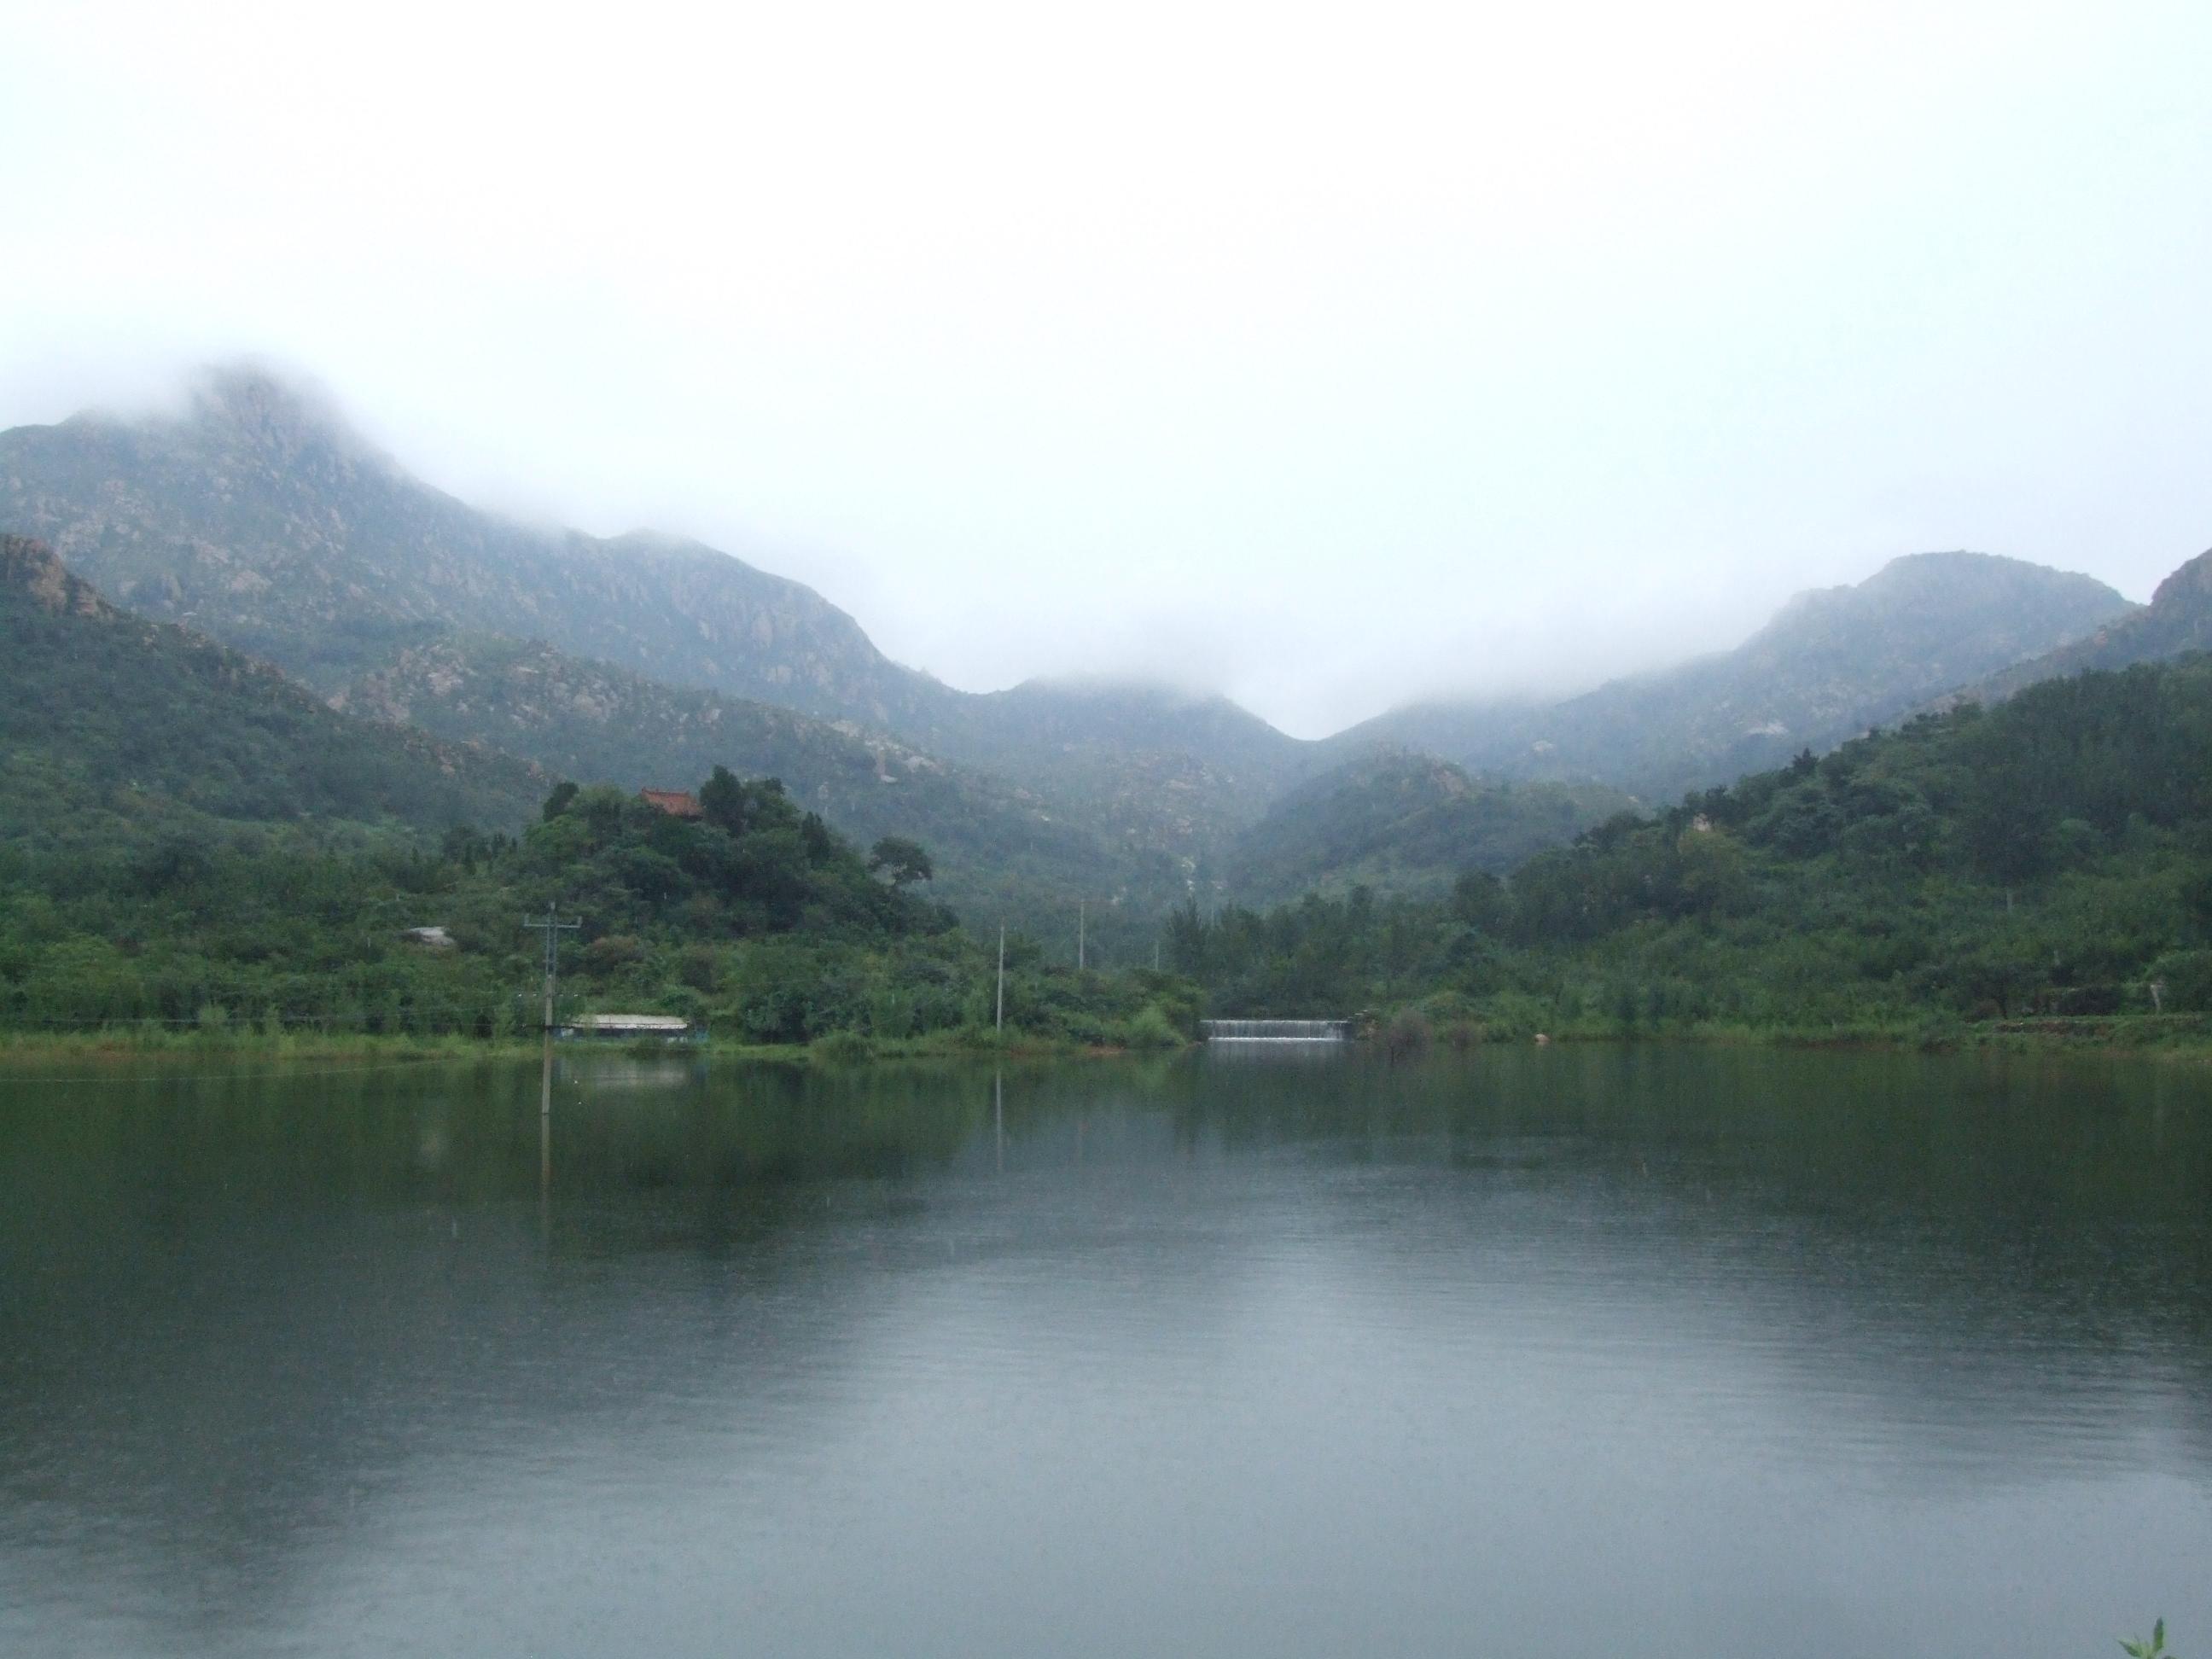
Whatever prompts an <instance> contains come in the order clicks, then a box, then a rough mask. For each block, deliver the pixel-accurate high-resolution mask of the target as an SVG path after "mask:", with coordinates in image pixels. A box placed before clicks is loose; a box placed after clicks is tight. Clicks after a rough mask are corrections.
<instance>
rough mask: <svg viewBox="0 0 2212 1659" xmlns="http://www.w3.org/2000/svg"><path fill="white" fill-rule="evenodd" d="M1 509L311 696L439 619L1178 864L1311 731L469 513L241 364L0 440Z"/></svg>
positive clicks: (1262, 785)
mask: <svg viewBox="0 0 2212 1659" xmlns="http://www.w3.org/2000/svg"><path fill="white" fill-rule="evenodd" d="M0 525H4V526H7V527H8V528H10V529H14V530H16V531H19V532H22V533H26V534H32V535H37V536H40V537H41V538H44V539H46V541H48V542H49V543H51V544H52V545H53V546H54V548H55V549H56V550H57V551H58V552H59V553H60V554H61V556H63V557H64V559H65V560H67V561H68V562H70V565H71V566H72V567H73V568H76V570H78V571H79V572H80V573H81V574H83V575H84V576H85V577H86V578H87V579H88V580H91V581H93V582H94V583H95V584H97V585H98V586H100V588H101V589H102V590H103V591H104V592H106V593H107V594H108V595H109V596H110V597H111V598H112V599H115V600H116V601H117V602H118V603H119V604H122V605H127V606H129V607H130V608H131V609H133V610H136V611H140V612H142V613H143V614H144V615H147V616H149V617H155V618H158V619H160V620H163V621H172V622H184V623H189V624H190V625H191V626H192V627H193V628H195V629H199V630H201V631H203V632H204V633H207V634H209V635H213V636H214V637H216V638H218V639H221V640H222V641H226V642H227V643H229V644H232V645H234V646H237V647H240V649H243V650H246V651H249V652H251V653H253V654H255V655H257V656H259V657H262V658H264V659H267V660H268V661H270V662H273V663H275V664H276V665H279V666H280V667H283V668H284V669H285V670H286V671H289V672H290V673H292V674H294V675H295V676H296V677H297V678H300V679H301V680H302V681H303V682H305V683H306V684H309V685H311V686H313V687H314V688H315V689H316V690H319V691H321V692H323V693H324V694H325V696H343V694H345V692H346V690H347V688H348V687H349V686H350V685H351V684H353V683H354V682H356V680H359V679H361V678H363V677H364V676H368V675H373V674H374V673H377V672H379V671H384V670H386V669H388V668H389V667H391V666H392V665H393V664H394V663H395V662H396V661H398V659H401V658H403V657H404V654H405V653H408V652H409V651H411V650H419V649H421V648H422V647H425V646H427V645H428V644H429V643H430V642H431V641H435V640H437V639H439V638H441V636H444V635H449V634H460V635H481V636H496V637H506V638H510V639H518V640H532V641H542V642H543V643H544V644H546V645H549V646H550V647H554V648H555V649H556V651H558V652H561V653H565V654H567V655H568V656H572V657H575V658H580V659H586V661H589V662H594V663H603V664H607V665H613V666H615V667H618V668H622V669H626V670H628V671H630V672H632V673H634V674H637V675H641V676H644V677H646V678H650V679H653V680H657V681H660V682H663V683H665V684H670V685H675V686H689V687H696V688H699V689H702V690H712V691H716V692H719V693H722V694H724V695H725V696H734V697H741V698H746V699H750V700H754V701H757V702H765V703H770V704H774V705H776V706H780V707H783V708H792V709H796V710H798V711H799V712H801V713H804V714H812V715H815V716H817V718H820V719H822V720H832V721H841V722H848V723H850V724H851V725H852V726H854V727H855V728H857V729H858V730H860V731H864V732H873V733H882V734H889V735H891V736H895V737H896V738H899V739H901V740H902V741H903V742H904V743H905V744H908V745H910V746H913V747H915V748H918V749H921V750H926V751H928V752H930V753H932V754H934V755H937V756H939V757H944V758H945V759H948V760H951V761H959V762H966V763H969V764H971V765H975V766H981V767H987V768H990V769H995V770H999V771H1001V772H1003V773H1005V774H1006V775H1008V776H1010V777H1012V778H1015V779H1018V780H1020V781H1024V782H1030V783H1036V784H1040V785H1043V786H1047V787H1049V788H1050V789H1051V791H1052V792H1053V793H1054V796H1055V797H1056V799H1058V800H1059V801H1060V805H1061V808H1062V813H1063V816H1076V817H1080V818H1081V819H1082V820H1083V823H1084V826H1085V829H1086V830H1087V831H1088V832H1091V833H1093V834H1095V835H1097V836H1102V837H1103V838H1104V839H1105V840H1106V841H1107V842H1109V843H1111V844H1114V845H1115V846H1119V845H1121V844H1122V843H1127V844H1129V845H1131V846H1133V847H1136V848H1142V849H1145V850H1146V851H1151V852H1158V853H1164V854H1167V855H1169V856H1171V857H1175V858H1178V859H1181V860H1184V862H1185V866H1186V868H1187V869H1188V868H1189V867H1192V866H1193V865H1194V860H1196V859H1198V858H1199V857H1201V856H1204V855H1206V854H1210V853H1212V852H1214V851H1216V850H1218V848H1217V845H1216V838H1217V837H1218V836H1219V835H1220V834H1222V833H1224V832H1225V829H1226V828H1228V827H1231V826H1234V825H1238V824H1242V823H1248V822H1249V821H1251V820H1252V819H1254V818H1256V817H1258V816H1259V814H1260V813H1261V811H1262V810H1264V808H1265V806H1266V804H1267V800H1268V799H1272V797H1273V793H1275V792H1276V791H1277V790H1278V789H1279V787H1281V785H1282V784H1283V783H1284V782H1285V781H1287V780H1288V778H1289V777H1291V775H1295V773H1296V770H1297V766H1298V764H1299V758H1298V757H1301V756H1303V755H1304V754H1305V753H1306V752H1307V751H1308V750H1310V747H1311V746H1310V745H1308V744H1302V743H1300V742H1299V741H1298V740H1297V739H1295V738H1290V737H1287V736H1285V734H1283V733H1282V732H1277V731H1275V730H1274V728H1273V727H1272V726H1268V725H1267V723H1266V722H1265V721H1263V720H1260V719H1258V718H1257V717H1256V716H1255V715H1252V714H1248V713H1246V712H1245V711H1243V710H1242V709H1240V708H1236V707H1235V705H1233V704H1231V703H1230V702H1227V701H1226V700H1225V699H1223V698H1219V697H1212V698H1204V697H1200V698H1190V697H1184V696H1178V695H1176V694H1172V693H1167V692H1164V691H1161V690H1157V689H1154V688H1149V687H1129V686H1116V685H1111V684H1097V683H1090V684H1076V685H1070V686H1060V685H1054V684H1042V683H1039V684H1029V685H1024V686H1019V687H1016V688H1015V689H1013V690H1010V691H1005V692H1000V693H995V694H984V695H979V694H974V693H969V692H963V691H958V690H954V689H952V688H951V687H949V686H945V685H944V684H940V683H939V682H938V681H936V680H935V679H933V678H930V677H929V676H928V675H927V674H923V673H920V672H917V671H915V670H912V669H908V668H905V667H902V666H901V665H898V664H896V663H894V662H892V661H890V659H887V658H886V657H884V655H883V654H882V653H880V652H879V651H878V650H877V649H876V647H875V646H874V645H873V644H872V642H871V641H869V639H868V637H867V635H866V634H865V633H864V632H862V631H861V629H860V626H859V624H858V623H855V622H854V620H853V619H852V618H851V617H848V615H846V614H845V613H844V612H843V611H840V610H838V609H837V608H836V606H834V605H830V604H829V602H828V601H826V600H824V599H823V598H822V597H821V596H820V595H818V594H817V593H815V592H813V591H812V590H811V589H810V588H807V587H805V586H802V585H800V584H799V583H797V582H793V581H788V580H784V579H783V578H781V577H778V576H773V575H770V574H767V573H766V572H763V571H761V570H758V569H756V568H753V567H752V566H750V565H749V564H746V563H745V562H743V561H742V560H740V559H738V558H735V557H732V556H729V555H726V554H724V553H721V552H719V551H717V550H714V549H711V548H708V547H706V546H704V545H702V544H699V543H696V542H690V541H685V540H682V539H680V538H671V537H664V536H659V535H652V534H644V533H640V534H635V535H629V536H623V537H618V538H612V539H601V538H594V537H591V536H587V535H584V534H582V533H580V532H574V531H562V530H549V529H544V528H540V527H536V526H526V525H522V524H518V523H516V522H513V521H512V520H507V519H505V518H502V517H500V516H498V515H496V514H493V513H484V512H481V511H478V510H477V509H476V508H473V507H469V506H467V505H466V504H465V503H463V502H461V501H457V500H455V499H454V498H453V497H452V496H450V495H446V494H445V493H443V492H442V491H441V490H438V489H434V488H433V487H431V486H430V485H428V484H426V483H422V481H421V480H419V479H417V478H415V477H411V476H410V475H409V474H408V473H407V472H405V471H404V470H403V469H401V468H400V467H399V466H398V464H397V463H396V462H394V461H393V460H392V459H390V458H389V457H387V456H385V455H383V454H381V453H378V452H377V451H376V450H375V449H374V448H373V447H371V446H369V445H368V444H367V443H366V442H365V441H363V440H362V439H361V438H360V437H358V436H357V435H355V434H354V433H352V432H351V431H350V430H349V429H348V428H347V427H346V426H345V425H344V424H343V422H341V421H340V420H339V419H338V418H337V416H334V415H333V414H331V412H330V411H329V410H326V409H325V408H324V407H322V406H321V405H320V404H319V403H318V402H317V401H316V400H314V399H313V398H311V397H309V396H307V395H306V394H303V393H301V392H299V391H298V390H296V389H295V388H294V387H292V386H288V385H287V384H285V383H283V382H282V381H280V380H276V379H275V378H273V377H271V376H270V375H268V374H263V373H260V372H257V371H252V370H238V369H233V370H224V371H221V372H217V373H214V374H210V375H208V376H207V377H205V379H204V380H203V381H202V383H201V385H200V386H199V388H198V391H197V395H196V396H195V398H193V400H192V402H191V406H190V407H189V409H188V410H187V411H186V412H185V414H183V415H182V416H177V417H149V418H144V419H138V420H129V421H125V420H120V419H117V418H114V417H111V416H102V415H98V414H84V415H80V416H75V417H73V418H72V419H70V420H68V421H64V422H61V423H60V424H58V425H56V426H51V427H21V428H15V429H13V430H11V431H9V432H6V433H0Z"/></svg>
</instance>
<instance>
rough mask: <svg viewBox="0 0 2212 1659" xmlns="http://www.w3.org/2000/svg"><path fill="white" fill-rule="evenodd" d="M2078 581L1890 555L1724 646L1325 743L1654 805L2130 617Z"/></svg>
mask: <svg viewBox="0 0 2212 1659" xmlns="http://www.w3.org/2000/svg"><path fill="white" fill-rule="evenodd" d="M2129 611H2130V606H2129V605H2128V603H2127V601H2126V600H2125V599H2122V598H2121V597H2120V595H2119V594H2118V593H2116V592H2113V591H2112V589H2111V588H2109V587H2107V586H2105V585H2104V584H2103V583H2102V582H2099V581H2096V580H2093V579H2091V578H2089V577H2087V576H2081V575H2073V574H2067V573H2065V572H2062V571H2057V570H2051V569H2047V568H2045V567H2043V566H2041V565H2034V564H2029V563H2027V562H2023V561H2021V560H2018V559H2007V558H1999V557H1996V556H1991V555H1988V554H1980V553H1920V554H1913V555H1910V556H1905V557H1903V558H1899V559H1893V560H1892V561H1891V562H1889V563H1888V564H1887V565H1885V566H1883V567H1882V568H1881V570H1879V571H1877V572H1876V573H1875V574H1874V575H1873V576H1871V577H1869V579H1868V580H1865V581H1863V582H1862V583H1860V584H1858V585H1857V586H1855V587H1836V588H1828V589H1825V590H1821V591H1819V592H1808V593H1802V594H1800V595H1798V597H1797V598H1796V599H1792V600H1791V601H1790V603H1789V604H1788V605H1785V606H1784V608H1783V609H1782V611H1780V612H1778V614H1777V615H1776V617H1774V619H1773V620H1772V621H1771V622H1770V623H1767V624H1766V626H1765V627H1764V628H1762V629H1760V630H1759V632H1758V633H1756V634H1754V635H1753V636H1752V637H1751V638H1750V639H1748V640H1747V641H1745V642H1744V643H1743V644H1742V645H1741V646H1738V647H1736V648H1735V650H1733V651H1729V652H1724V653H1721V654H1719V655H1717V656H1713V657H1708V658H1705V659H1701V660H1699V661H1696V662H1691V663H1686V664H1684V665H1682V666H1680V667H1679V668H1673V669H1668V670H1664V671H1660V672H1657V673H1652V674H1643V675H1638V676H1636V677H1634V678H1627V679H1620V680H1614V681H1613V682H1611V683H1609V684H1606V685H1602V686H1600V687H1599V688H1598V689H1597V690H1595V691H1591V692H1588V693H1586V694H1585V695H1583V696H1579V697H1573V698H1570V699H1568V700H1567V701H1565V702H1560V703H1557V704H1554V705H1552V706H1550V707H1548V708H1514V707H1500V706H1498V705H1494V704H1492V705H1472V706H1461V707H1459V708H1454V707H1453V706H1451V705H1449V704H1433V703H1432V704H1427V705H1421V706H1417V707H1414V708H1407V709H1401V710H1399V711H1397V712H1396V713H1395V714H1386V715H1383V717H1381V718H1380V719H1378V720H1370V721H1369V722H1368V723H1367V724H1366V725H1365V726H1359V727H1355V728H1354V729H1353V731H1352V732H1349V733H1346V734H1345V735H1344V736H1343V737H1341V738H1337V739H1334V742H1335V743H1337V744H1356V743H1359V742H1363V741H1364V742H1372V741H1375V740H1377V739H1381V740H1384V741H1407V742H1409V741H1418V742H1419V743H1421V744H1423V745H1424V746H1426V747H1430V748H1432V749H1433V750H1436V751H1437V752H1438V753H1441V754H1443V755H1445V756H1446V757H1449V758H1450V759H1453V760H1455V761H1458V762H1460V763H1462V764H1464V765H1467V766H1468V767H1471V768H1474V769H1477V770H1482V771H1493V772H1498V773H1503V774H1505V775H1512V776H1519V777H1531V778H1583V779H1595V780H1599V781H1605V782H1607V783H1613V784H1617V785H1619V786H1620V787H1624V788H1627V789H1631V790H1633V791H1635V792H1636V793H1638V794H1639V795H1642V796H1644V797H1645V798H1647V799H1666V798H1668V797H1671V796H1673V795H1675V794H1679V793H1680V792H1681V791H1683V790H1685V789H1687V788H1692V787H1699V786H1701V785H1705V784H1711V783H1718V782H1724V781H1727V780H1729V778H1732V777H1735V776H1736V775H1739V774H1741V773H1744V772H1748V771H1755V770H1758V769H1760V768H1763V767H1769V766H1772V765H1775V764H1778V763H1780V762H1782V761H1784V760H1786V759H1788V758H1789V757H1790V756H1791V755H1793V754H1795V753H1796V752H1797V751H1798V750H1802V749H1805V748H1812V749H1814V750H1822V749H1826V748H1829V747H1832V746H1833V745H1834V744H1837V743H1839V742H1841V741H1843V740H1844V739H1845V738H1850V737H1852V736H1854V735H1856V734H1857V733H1858V732H1863V731H1864V730H1866V729H1867V728H1868V727H1869V726H1876V725H1881V724H1884V723H1886V722H1887V721H1890V720H1895V719H1897V718H1899V716H1900V715H1902V714H1906V713H1909V712H1911V710H1912V709H1914V708H1918V707H1920V706H1921V705H1923V704H1924V703H1925V702H1927V701H1928V700H1929V698H1930V697H1933V696H1936V695H1938V694H1939V693H1941V692H1942V691H1944V690H1949V689H1951V688H1953V687H1955V686H1957V685H1960V684H1965V683H1968V682H1971V681H1974V680H1977V679H1979V678H1982V677H1983V676H1984V675H1987V674H1990V673H1992V672H1994V671H1996V670H1999V669H2001V668H2005V667H2008V666H2009V665H2013V664H2015V663H2018V662H2021V661H2022V660H2023V659H2029V658H2033V657H2037V656H2040V655H2042V654H2043V653H2046V652H2048V651H2051V650H2052V649H2053V648H2054V647H2058V646H2061V645H2063V644H2065V643H2067V642H2069V641H2075V640H2079V639H2081V638H2084V637H2085V636H2087V635H2091V634H2093V633H2094V632H2095V630H2096V629H2099V628H2100V627H2103V626H2105V625H2106V624H2108V623H2112V622H2114V621H2115V620H2116V619H2118V618H2119V617H2124V616H2125V615H2127V614H2128V612H2129Z"/></svg>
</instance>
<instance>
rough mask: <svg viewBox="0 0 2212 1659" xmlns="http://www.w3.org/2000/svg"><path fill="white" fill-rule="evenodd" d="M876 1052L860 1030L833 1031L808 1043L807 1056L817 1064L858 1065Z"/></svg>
mask: <svg viewBox="0 0 2212 1659" xmlns="http://www.w3.org/2000/svg"><path fill="white" fill-rule="evenodd" d="M874 1053H875V1048H874V1046H873V1045H872V1043H870V1042H869V1041H868V1040H867V1038H866V1037H864V1036H861V1035H860V1033H859V1032H858V1031H831V1032H829V1034H828V1035H827V1036H818V1037H817V1038H815V1039H814V1041H813V1042H811V1043H810V1044H808V1045H807V1049H806V1057H807V1058H808V1059H809V1060H812V1061H813V1062H814V1063H815V1064H816V1065H817V1066H857V1065H859V1064H860V1062H861V1061H863V1060H867V1059H869V1058H870V1057H872V1055H873V1054H874Z"/></svg>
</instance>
